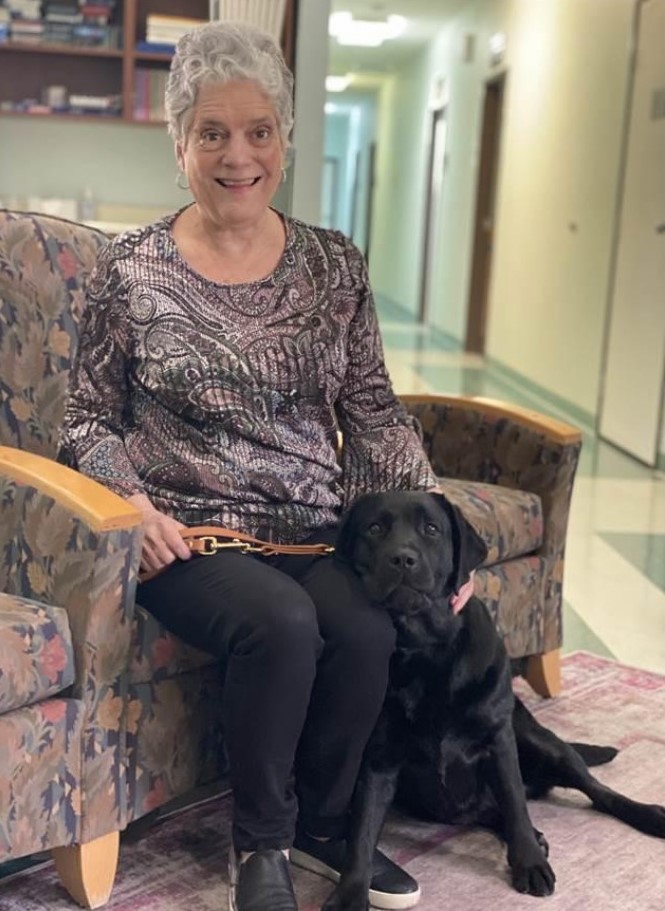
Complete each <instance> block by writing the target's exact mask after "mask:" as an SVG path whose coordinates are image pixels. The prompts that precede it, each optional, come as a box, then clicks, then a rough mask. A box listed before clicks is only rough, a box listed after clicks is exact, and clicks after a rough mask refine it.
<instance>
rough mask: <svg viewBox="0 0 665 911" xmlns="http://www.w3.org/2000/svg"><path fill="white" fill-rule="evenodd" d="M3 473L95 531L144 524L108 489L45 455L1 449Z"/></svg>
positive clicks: (132, 510)
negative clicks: (76, 516) (65, 510)
mask: <svg viewBox="0 0 665 911" xmlns="http://www.w3.org/2000/svg"><path fill="white" fill-rule="evenodd" d="M0 474H4V475H5V476H6V477H8V478H11V479H12V480H14V481H16V482H17V483H19V484H25V485H28V486H30V487H34V488H35V489H37V490H40V491H42V492H43V493H45V494H47V495H48V496H50V497H51V498H52V499H53V500H55V502H56V503H59V504H60V505H61V506H63V507H64V508H65V509H67V510H69V511H71V512H73V513H75V514H76V515H78V516H80V518H81V519H82V520H83V521H84V522H85V523H86V525H88V527H89V528H90V529H91V530H92V531H98V532H101V531H113V530H115V529H123V528H133V527H134V526H136V525H140V524H141V520H142V517H141V513H140V512H139V510H138V509H136V508H135V507H134V506H132V505H131V503H128V502H127V500H123V498H122V497H119V496H118V495H117V494H115V493H113V492H112V491H110V490H109V489H108V488H106V487H104V486H103V485H102V484H99V483H98V482H97V481H93V479H92V478H88V477H86V476H85V475H83V474H80V473H79V472H77V471H74V470H73V469H72V468H68V467H67V466H66V465H60V464H59V463H58V462H54V461H53V460H52V459H47V458H44V456H39V455H35V454H34V453H31V452H25V451H24V450H22V449H12V448H11V447H9V446H0Z"/></svg>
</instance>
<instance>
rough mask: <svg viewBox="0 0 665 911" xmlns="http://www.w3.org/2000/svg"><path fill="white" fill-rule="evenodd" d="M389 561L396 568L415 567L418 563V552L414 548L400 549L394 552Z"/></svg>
mask: <svg viewBox="0 0 665 911" xmlns="http://www.w3.org/2000/svg"><path fill="white" fill-rule="evenodd" d="M389 563H390V565H391V566H394V567H395V568H396V569H414V568H415V567H416V566H417V565H418V554H417V553H414V551H412V550H400V551H397V552H396V553H394V554H392V556H391V557H390V559H389Z"/></svg>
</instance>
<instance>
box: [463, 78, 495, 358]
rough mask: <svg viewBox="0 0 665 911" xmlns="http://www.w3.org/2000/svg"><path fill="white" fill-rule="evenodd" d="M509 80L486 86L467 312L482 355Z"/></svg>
mask: <svg viewBox="0 0 665 911" xmlns="http://www.w3.org/2000/svg"><path fill="white" fill-rule="evenodd" d="M504 83H505V77H504V76H501V77H500V78H499V79H494V80H492V81H491V82H488V83H487V84H486V86H485V102H484V105H483V124H482V134H481V148H480V167H479V169H478V186H477V191H476V215H475V227H474V234H473V259H472V265H471V288H470V291H469V307H468V311H467V324H466V344H465V348H466V350H467V351H474V352H477V353H479V354H482V353H483V352H484V350H485V333H486V329H487V299H488V294H489V286H490V273H491V268H492V247H493V242H494V208H495V201H496V183H497V174H498V168H499V149H500V144H501V142H500V141H501V115H502V109H503V94H504Z"/></svg>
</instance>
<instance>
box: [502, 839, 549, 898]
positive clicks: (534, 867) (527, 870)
mask: <svg viewBox="0 0 665 911" xmlns="http://www.w3.org/2000/svg"><path fill="white" fill-rule="evenodd" d="M538 854H539V855H540V856H539V857H535V856H534V857H531V858H529V859H526V858H524V859H520V860H515V861H512V862H511V864H510V868H511V872H512V876H513V886H514V888H515V889H516V890H517V891H518V892H523V893H525V894H527V895H551V894H552V893H553V892H554V883H555V882H556V876H555V875H554V870H553V869H552V868H551V867H550V865H549V863H548V861H547V859H546V858H545V856H544V855H543V853H542V849H540V850H539V851H538Z"/></svg>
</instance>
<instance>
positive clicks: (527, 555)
mask: <svg viewBox="0 0 665 911" xmlns="http://www.w3.org/2000/svg"><path fill="white" fill-rule="evenodd" d="M105 242H106V238H105V236H104V235H103V234H101V233H100V232H98V231H95V230H93V229H90V228H87V227H84V226H82V225H77V224H75V223H72V222H67V221H63V220H60V219H57V218H54V217H51V216H45V215H30V214H21V213H15V212H9V211H3V210H0V555H1V558H0V593H2V594H0V863H2V861H3V860H6V859H9V858H14V857H19V856H21V855H25V854H29V853H33V852H37V851H42V850H45V849H53V852H54V856H55V859H56V864H57V868H58V870H59V872H60V875H61V879H62V881H63V883H64V885H65V886H66V888H67V889H68V890H69V891H70V893H71V894H72V896H73V897H74V898H75V899H76V900H77V901H78V902H79V903H80V904H82V905H84V906H86V907H99V906H101V905H103V904H104V902H105V901H106V900H107V899H108V896H109V894H110V891H111V888H112V885H113V877H114V874H115V868H116V862H117V857H118V833H119V832H120V831H122V830H123V829H124V828H126V826H127V825H128V824H129V823H130V822H132V821H133V820H136V819H139V818H140V817H142V816H144V815H146V814H147V813H149V812H150V811H152V810H155V809H157V808H158V807H160V806H162V805H163V804H165V803H166V802H167V801H169V800H171V799H172V798H174V797H177V796H179V795H182V794H185V793H187V792H188V791H190V790H191V789H193V788H194V787H195V786H197V785H201V784H205V783H207V782H211V781H214V780H217V779H219V778H221V777H222V776H223V773H224V768H223V767H222V766H221V765H220V757H221V756H223V749H222V745H223V738H222V731H221V723H220V705H221V698H220V697H221V694H220V687H221V680H220V674H219V671H218V668H217V667H216V665H215V663H214V661H213V659H212V658H211V657H210V656H209V655H207V654H205V653H203V652H200V651H197V650H196V649H193V648H190V647H188V646H186V645H185V644H184V643H182V642H181V641H179V640H178V639H176V638H175V637H174V636H172V635H170V634H169V633H168V632H166V630H164V629H163V628H162V627H161V626H160V625H159V623H157V621H156V620H155V619H154V618H153V617H152V616H151V615H149V614H148V613H147V612H146V611H145V610H143V608H141V606H140V600H141V596H140V587H139V588H138V592H137V587H136V577H137V569H138V564H139V558H140V544H141V529H140V525H139V522H140V518H139V514H138V513H137V512H136V511H135V510H134V509H133V508H132V507H131V506H129V505H128V504H127V503H126V502H125V501H124V500H122V499H121V498H119V497H117V496H115V495H114V494H112V493H111V492H110V491H108V490H106V489H105V488H103V487H101V486H100V485H98V484H97V483H95V482H94V481H92V480H91V479H89V478H85V477H83V476H82V475H79V474H77V473H76V472H74V471H72V470H71V469H69V468H67V467H65V466H64V465H59V464H57V463H56V462H55V456H56V450H57V439H58V431H59V426H60V423H61V421H62V417H63V413H64V399H65V392H66V387H67V380H68V372H69V369H70V365H71V363H72V358H73V356H74V353H75V349H76V344H77V332H78V324H79V319H80V316H81V312H82V309H83V307H84V295H83V290H82V288H83V284H84V282H85V280H86V278H87V275H88V274H89V272H90V270H91V268H92V266H93V263H94V260H95V257H96V254H97V251H98V250H99V248H100V246H101V245H102V244H103V243H105ZM404 401H405V402H406V404H407V407H408V408H409V409H410V410H411V411H412V412H413V413H415V414H416V415H417V416H418V417H419V418H420V420H421V422H422V425H423V431H424V439H425V445H426V448H427V451H428V453H429V455H430V458H431V460H432V463H433V465H434V468H435V470H436V471H437V473H438V474H440V475H442V476H444V478H445V479H444V481H443V485H444V488H445V490H446V492H447V493H448V495H449V496H450V498H451V499H453V500H455V502H457V503H458V505H460V506H461V508H462V509H463V511H464V512H465V513H466V515H467V517H468V518H469V520H470V521H471V522H472V523H473V524H474V525H475V526H476V528H477V529H478V530H479V532H480V533H481V534H482V535H483V536H484V538H485V540H486V541H487V543H488V544H489V547H490V553H489V556H488V560H487V566H486V567H484V568H483V569H482V570H481V571H480V572H479V573H478V588H479V589H480V594H481V596H484V597H485V598H486V600H487V602H488V604H489V607H490V609H491V610H492V611H493V613H494V615H495V617H496V621H497V624H498V626H499V629H500V630H501V632H502V634H503V636H504V638H505V641H506V643H507V646H508V649H509V652H510V654H511V656H512V657H513V658H515V659H517V660H518V661H519V662H521V665H522V670H523V671H524V672H525V673H526V674H527V676H528V678H529V679H530V680H531V681H532V682H533V683H534V685H536V687H537V688H539V690H540V691H541V692H543V693H547V692H550V693H551V692H554V691H556V688H557V686H558V682H557V675H556V671H557V656H558V651H557V650H558V648H559V646H560V644H561V582H562V573H563V555H564V542H565V532H566V523H567V517H568V508H569V502H570V495H571V491H572V484H573V478H574V473H575V468H576V464H577V457H578V453H579V448H580V435H579V434H578V433H577V431H575V430H573V429H572V428H570V427H567V426H566V425H562V424H558V423H556V422H552V421H548V420H546V419H544V418H542V416H540V415H536V414H534V413H531V412H526V411H524V410H520V409H511V408H507V407H506V406H501V405H498V404H496V403H491V402H486V401H483V400H472V399H463V398H448V397H442V396H429V397H428V396H421V397H405V398H404Z"/></svg>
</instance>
